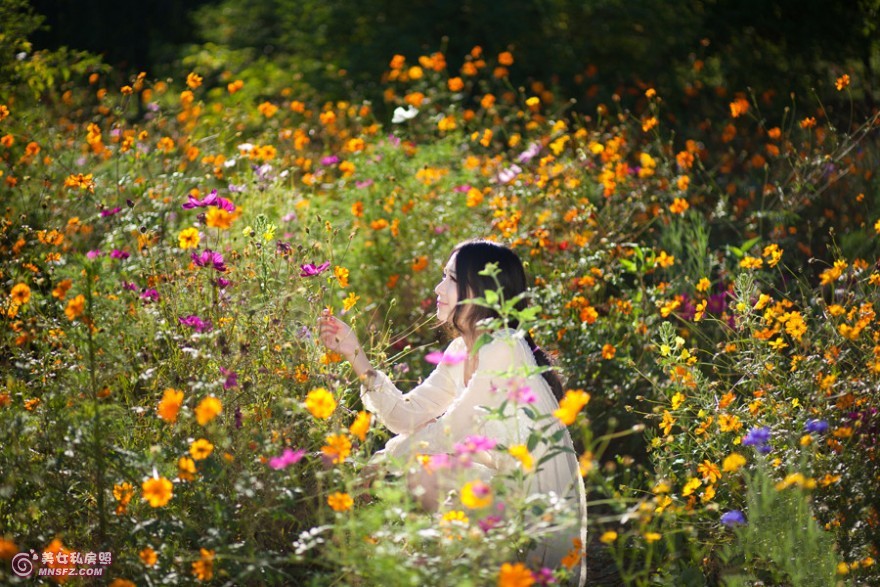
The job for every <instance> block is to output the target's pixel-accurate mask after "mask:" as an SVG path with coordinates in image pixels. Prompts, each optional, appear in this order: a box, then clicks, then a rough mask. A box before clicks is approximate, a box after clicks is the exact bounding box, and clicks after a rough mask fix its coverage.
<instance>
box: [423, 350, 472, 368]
mask: <svg viewBox="0 0 880 587" xmlns="http://www.w3.org/2000/svg"><path fill="white" fill-rule="evenodd" d="M465 359H467V353H454V352H450V351H446V352H443V351H433V352H430V353H428V354H427V355H425V360H426V361H428V362H429V363H431V364H432V365H439V364H440V363H443V364H444V365H457V364H459V363H461V362H462V361H464V360H465Z"/></svg>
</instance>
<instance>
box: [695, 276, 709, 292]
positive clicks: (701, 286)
mask: <svg viewBox="0 0 880 587" xmlns="http://www.w3.org/2000/svg"><path fill="white" fill-rule="evenodd" d="M710 287H712V282H711V281H709V278H708V277H701V278H700V281H698V282H697V291H699V292H705V291H708V290H709V288H710Z"/></svg>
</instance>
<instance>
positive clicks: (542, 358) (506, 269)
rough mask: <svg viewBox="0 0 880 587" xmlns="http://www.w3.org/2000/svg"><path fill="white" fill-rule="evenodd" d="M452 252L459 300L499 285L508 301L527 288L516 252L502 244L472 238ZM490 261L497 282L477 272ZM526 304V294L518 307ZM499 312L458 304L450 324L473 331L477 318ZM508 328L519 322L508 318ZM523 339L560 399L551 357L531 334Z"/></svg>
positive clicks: (484, 292) (485, 317)
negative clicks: (543, 369)
mask: <svg viewBox="0 0 880 587" xmlns="http://www.w3.org/2000/svg"><path fill="white" fill-rule="evenodd" d="M452 254H455V255H456V256H455V278H456V282H457V283H456V285H457V289H458V292H457V293H458V299H459V301H461V300H466V299H468V298H472V297H485V295H486V292H487V291H489V290H492V291H495V290H497V289H498V285H500V286H501V288H500V290H501V291H500V293H501V295H503V296H504V299H505V300H511V299H513V298H515V297H516V296H518V295H520V294H521V293H524V292H525V291H526V290H527V284H526V272H525V269H524V268H523V264H522V261H520V259H519V257H518V256H517V254H516V253H514V252H513V251H512V250H510V249H509V248H507V247H505V246H504V245H499V244H498V243H494V242H492V241H486V240H472V241H465V242H464V243H461V244H460V245H458V246H457V247H455V249H453V251H452ZM489 263H495V264H497V265H498V269H499V272H498V275H497V276H496V278H497V279H498V285H496V283H495V281H494V280H493V279H492V277H491V276H488V275H480V272H481V271H482V270H483V269H485V268H486V265H487V264H489ZM528 305H529V300H528V298H527V297H523V298H522V299H521V300H520V301H519V302H518V303H517V304H516V306H515V307H516V309H517V310H524V309H525V308H527V307H528ZM498 317H499V316H498V313H497V312H496V311H495V310H493V309H491V308H486V307H483V306H477V305H474V304H458V305H456V307H455V308H454V309H453V311H452V320H451V322H452V326H453V327H454V328H455V329H456V330H458V331H459V332H473V331H474V330H475V329H476V328H477V323H478V322H479V321H480V320H484V319H487V318H498ZM508 326H509V327H510V328H514V329H515V328H518V327H519V321H518V320H516V319H508ZM525 339H526V342H528V343H529V347H530V348H531V349H532V353H533V354H534V355H535V363H536V364H538V365H540V366H542V367H551V369H548V370H546V371H544V373H542V375H543V376H544V379H545V380H546V381H547V383H548V384H549V385H550V389H551V390H552V391H553V395H554V396H556V399H557V400H560V399H562V393H563V392H562V382H561V381H560V380H559V376H558V375H557V374H556V372H555V371H554V370H553V369H552V366H553V364H552V362H551V361H550V357H549V356H548V355H547V353H545V352H544V351H543V350H542V349H541V347H539V346H538V345H537V344H535V341H534V340H532V336H531V334H529V333H528V332H526V333H525Z"/></svg>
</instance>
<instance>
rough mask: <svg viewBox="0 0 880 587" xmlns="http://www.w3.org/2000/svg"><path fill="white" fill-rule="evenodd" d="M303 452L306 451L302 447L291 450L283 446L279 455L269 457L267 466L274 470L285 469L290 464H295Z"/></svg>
mask: <svg viewBox="0 0 880 587" xmlns="http://www.w3.org/2000/svg"><path fill="white" fill-rule="evenodd" d="M305 454H306V451H304V450H303V449H299V450H291V449H289V448H285V449H284V452H283V453H281V456H278V457H272V458H271V459H269V466H270V467H272V468H273V469H275V470H276V471H279V470H281V469H286V468H287V467H289V466H290V465H295V464H296V463H298V462H299V460H300V459H301V458H303V455H305Z"/></svg>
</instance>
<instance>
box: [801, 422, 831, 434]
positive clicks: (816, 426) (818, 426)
mask: <svg viewBox="0 0 880 587" xmlns="http://www.w3.org/2000/svg"><path fill="white" fill-rule="evenodd" d="M804 430H805V431H806V432H809V433H810V434H824V433H825V432H827V431H828V422H826V421H825V420H810V421H809V422H807V423H806V425H805V426H804Z"/></svg>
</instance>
